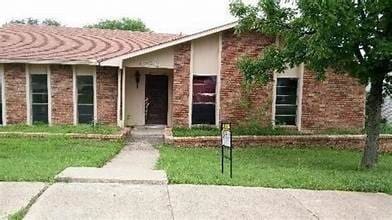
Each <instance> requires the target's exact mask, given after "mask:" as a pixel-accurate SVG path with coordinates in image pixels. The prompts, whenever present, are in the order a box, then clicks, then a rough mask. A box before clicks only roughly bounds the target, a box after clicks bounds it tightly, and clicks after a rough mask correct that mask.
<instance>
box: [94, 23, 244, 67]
mask: <svg viewBox="0 0 392 220" xmlns="http://www.w3.org/2000/svg"><path fill="white" fill-rule="evenodd" d="M237 24H238V22H232V23H229V24H225V25H222V26H218V27H214V28H211V29H208V30H205V31H201V32H198V33H195V34H190V35H187V36H184V37H181V38H178V39H175V40H172V41H168V42H165V43H161V44H158V45H154V46H151V47H147V48H144V49H141V50H138V51H135V52H132V53H129V54H125V55H121V56H118V57H114V58H111V59H107V60H103V61H101V62H100V64H101V65H102V66H116V67H120V68H122V66H123V61H124V60H126V59H130V58H132V57H136V56H140V55H143V54H147V53H151V52H154V51H157V50H160V49H164V48H167V47H171V46H175V45H178V44H181V43H185V42H188V41H192V40H195V39H198V38H202V37H205V36H208V35H211V34H215V33H219V32H222V31H225V30H229V29H232V28H234V27H235V26H237Z"/></svg>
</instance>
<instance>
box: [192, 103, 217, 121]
mask: <svg viewBox="0 0 392 220" xmlns="http://www.w3.org/2000/svg"><path fill="white" fill-rule="evenodd" d="M192 124H215V104H209V105H205V104H193V105H192Z"/></svg>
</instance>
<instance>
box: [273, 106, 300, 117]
mask: <svg viewBox="0 0 392 220" xmlns="http://www.w3.org/2000/svg"><path fill="white" fill-rule="evenodd" d="M276 114H277V115H296V114H297V106H296V105H283V106H276Z"/></svg>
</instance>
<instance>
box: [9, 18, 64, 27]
mask: <svg viewBox="0 0 392 220" xmlns="http://www.w3.org/2000/svg"><path fill="white" fill-rule="evenodd" d="M8 23H9V24H29V25H40V24H41V25H48V26H60V25H61V23H60V22H58V21H56V20H54V19H51V18H46V19H44V20H42V21H40V20H38V19H36V18H23V19H15V20H11V21H9V22H8Z"/></svg>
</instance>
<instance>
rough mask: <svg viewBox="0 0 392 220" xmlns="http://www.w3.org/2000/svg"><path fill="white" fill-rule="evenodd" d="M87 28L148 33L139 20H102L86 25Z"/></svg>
mask: <svg viewBox="0 0 392 220" xmlns="http://www.w3.org/2000/svg"><path fill="white" fill-rule="evenodd" d="M85 27H87V28H100V29H111V30H128V31H141V32H146V31H150V29H148V28H147V27H146V25H145V24H144V22H143V21H142V20H140V19H133V18H121V19H119V20H115V19H113V20H109V19H107V20H102V21H100V22H98V23H96V24H92V25H86V26H85Z"/></svg>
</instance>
